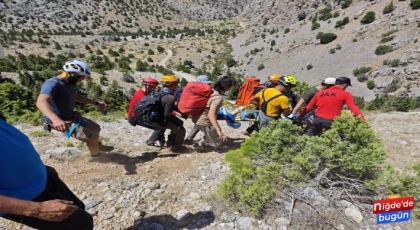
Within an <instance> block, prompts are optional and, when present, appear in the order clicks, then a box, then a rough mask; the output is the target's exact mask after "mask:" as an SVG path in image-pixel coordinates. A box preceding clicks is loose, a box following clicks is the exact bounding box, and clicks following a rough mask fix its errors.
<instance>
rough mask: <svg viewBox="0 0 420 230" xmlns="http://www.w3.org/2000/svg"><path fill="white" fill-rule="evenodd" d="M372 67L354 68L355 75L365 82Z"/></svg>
mask: <svg viewBox="0 0 420 230" xmlns="http://www.w3.org/2000/svg"><path fill="white" fill-rule="evenodd" d="M371 69H372V68H371V67H364V66H363V67H360V68H356V69H354V70H353V75H354V76H355V77H357V80H358V81H360V82H364V81H366V80H367V79H368V76H367V73H369V71H370V70H371Z"/></svg>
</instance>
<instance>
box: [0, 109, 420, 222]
mask: <svg viewBox="0 0 420 230" xmlns="http://www.w3.org/2000/svg"><path fill="white" fill-rule="evenodd" d="M397 118H398V122H396V119H397ZM367 119H368V121H369V123H371V124H372V127H373V128H374V129H375V130H377V131H378V132H380V133H381V134H382V137H383V139H384V140H385V141H386V145H387V149H388V154H389V159H388V162H389V163H391V164H393V165H395V166H396V167H397V168H402V167H404V166H405V165H407V164H413V163H419V162H420V155H419V154H418V153H417V152H416V151H415V150H416V149H418V148H419V147H420V144H419V142H417V141H415V140H416V137H417V136H418V135H419V130H420V126H419V125H418V124H420V116H419V114H418V113H411V114H407V113H405V114H368V115H367ZM111 120H112V119H111ZM99 123H100V124H101V125H102V141H103V142H105V143H107V144H110V145H113V146H115V148H116V149H115V150H114V151H113V152H111V153H109V154H108V161H105V162H102V163H95V162H90V163H89V162H87V153H83V152H84V151H85V150H86V148H85V147H84V146H83V145H81V144H80V142H78V141H76V140H74V139H70V140H67V139H66V138H65V137H64V136H63V134H62V133H58V132H55V131H53V132H52V133H51V134H48V133H47V134H45V133H43V132H40V130H41V129H42V127H39V126H38V127H37V126H29V125H25V124H19V125H17V128H19V129H20V130H22V131H23V132H24V133H26V134H27V135H29V137H30V139H31V141H32V143H33V144H34V146H35V148H36V149H37V151H38V152H39V153H40V154H41V158H42V159H43V161H44V162H45V164H47V165H51V166H53V167H54V168H56V169H57V171H58V173H59V175H60V177H61V178H62V179H63V180H64V181H65V182H66V183H67V184H68V185H69V187H70V188H71V189H72V190H73V191H75V193H76V194H77V196H79V197H80V198H81V199H82V200H83V201H84V202H85V204H86V208H87V210H88V212H89V213H91V214H92V215H93V217H94V220H95V226H96V227H95V229H126V228H129V229H178V230H181V229H243V230H245V229H273V230H274V229H311V228H312V227H308V226H312V225H311V224H312V223H317V224H319V226H323V227H324V228H327V229H356V228H357V229H361V228H363V229H418V227H419V226H416V225H415V223H414V222H413V223H411V222H409V223H408V224H399V225H396V224H392V225H382V226H376V225H375V216H374V215H372V214H371V205H370V204H367V205H366V207H365V206H360V205H359V206H357V205H356V206H355V205H353V204H352V201H351V200H349V201H345V200H342V201H336V202H331V201H329V200H330V199H333V198H330V197H328V194H320V193H319V192H317V191H316V189H314V188H311V187H302V190H301V191H300V192H302V193H305V194H307V195H308V200H307V202H310V203H311V205H312V207H311V208H309V207H307V206H305V203H304V202H301V201H296V204H295V207H294V209H293V214H292V225H291V226H289V225H288V219H289V213H290V206H291V203H290V200H289V199H281V200H280V199H279V200H277V201H276V202H277V203H276V205H275V206H274V207H275V208H271V209H270V210H267V214H266V216H265V218H263V219H258V218H255V217H252V216H250V215H247V214H246V213H239V212H236V210H233V209H232V208H231V207H229V205H227V204H225V203H223V202H222V201H221V200H220V199H219V198H218V196H217V195H216V194H215V193H214V192H215V191H216V189H217V186H218V184H219V183H220V182H221V181H222V180H223V178H224V177H225V176H226V175H227V174H228V173H229V168H228V165H227V164H226V162H225V161H224V152H226V151H227V150H229V149H235V148H238V147H239V145H240V143H242V142H243V141H244V140H245V139H246V138H247V137H246V136H243V135H242V134H241V133H240V131H243V130H244V129H246V128H247V123H246V122H244V123H242V127H241V128H240V129H239V130H234V129H230V128H228V127H227V126H226V125H225V123H224V122H221V125H222V129H224V130H225V131H226V134H227V135H228V136H229V138H230V141H229V144H228V145H227V147H224V149H223V152H222V153H216V152H211V151H208V152H206V151H203V152H196V151H194V150H193V149H192V147H191V146H188V151H186V152H185V153H182V154H173V153H170V152H169V151H168V150H166V149H162V150H160V149H159V148H155V147H149V146H147V145H145V140H146V139H147V137H148V135H149V134H150V130H148V129H145V128H141V127H132V126H130V125H129V124H128V123H127V122H126V121H125V120H114V121H110V122H104V121H99ZM185 125H186V127H188V128H187V129H189V128H191V127H192V123H191V122H190V121H189V120H187V121H186V122H185ZM406 127H411V128H410V130H407V129H406ZM396 133H399V134H398V135H396ZM46 135H48V136H46ZM200 135H201V134H199V135H198V137H199V136H200ZM390 139H392V140H393V141H388V140H390ZM413 195H415V194H413ZM312 208H315V209H318V210H323V211H322V212H318V213H319V214H316V213H317V212H315V211H313V210H312ZM311 210H312V211H311ZM340 213H341V214H340ZM311 218H312V219H311ZM305 226H307V227H305ZM17 228H19V229H29V228H27V227H24V226H19V225H18V224H15V223H12V222H9V221H6V220H3V219H0V229H7V230H9V229H17Z"/></svg>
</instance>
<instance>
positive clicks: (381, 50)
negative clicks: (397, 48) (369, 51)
mask: <svg viewBox="0 0 420 230" xmlns="http://www.w3.org/2000/svg"><path fill="white" fill-rule="evenodd" d="M393 50H394V48H392V46H390V45H380V46H378V47H376V49H375V54H376V55H384V54H387V53H390V52H392V51H393Z"/></svg>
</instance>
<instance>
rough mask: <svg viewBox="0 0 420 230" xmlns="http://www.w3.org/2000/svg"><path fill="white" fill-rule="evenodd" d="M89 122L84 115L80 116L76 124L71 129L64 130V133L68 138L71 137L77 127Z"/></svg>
mask: <svg viewBox="0 0 420 230" xmlns="http://www.w3.org/2000/svg"><path fill="white" fill-rule="evenodd" d="M88 124H89V120H88V119H87V118H84V117H79V119H78V120H77V122H76V124H74V125H73V126H72V127H71V128H70V129H69V130H67V131H64V134H65V135H66V136H67V138H68V139H70V137H71V135H72V134H73V132H74V130H75V129H77V127H79V126H80V125H81V126H86V125H88Z"/></svg>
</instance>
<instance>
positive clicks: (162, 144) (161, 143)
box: [159, 140, 166, 148]
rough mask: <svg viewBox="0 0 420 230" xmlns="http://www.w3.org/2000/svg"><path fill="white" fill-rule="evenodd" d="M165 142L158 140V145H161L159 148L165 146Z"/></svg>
mask: <svg viewBox="0 0 420 230" xmlns="http://www.w3.org/2000/svg"><path fill="white" fill-rule="evenodd" d="M165 143H166V142H165V141H162V140H160V141H159V145H160V147H161V148H163V147H165Z"/></svg>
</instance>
